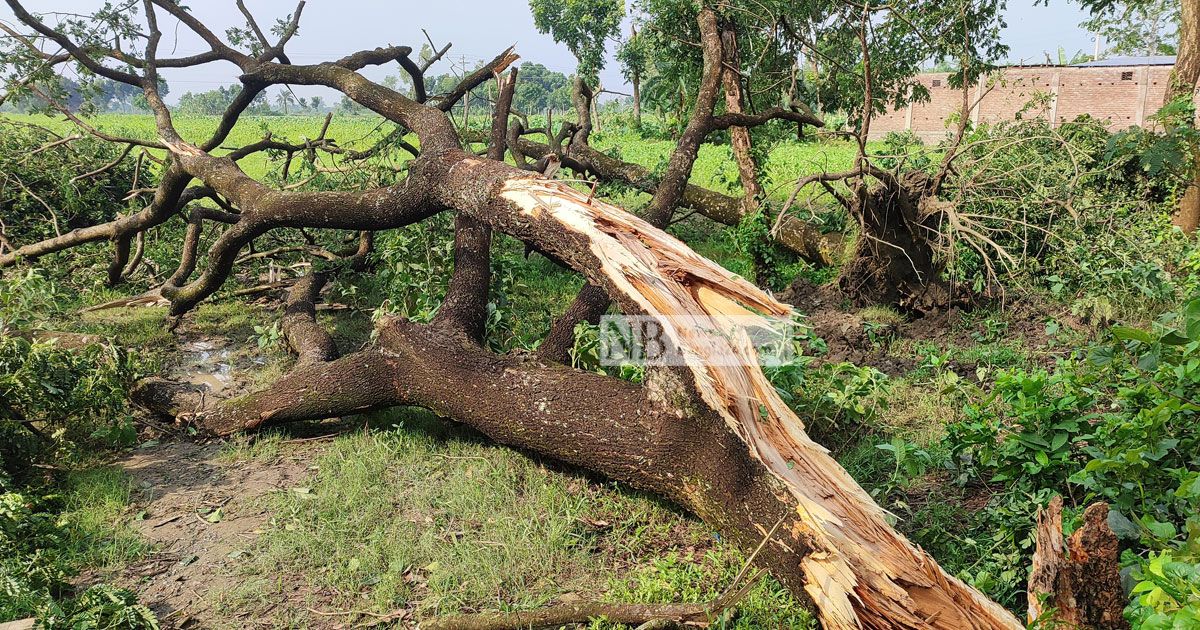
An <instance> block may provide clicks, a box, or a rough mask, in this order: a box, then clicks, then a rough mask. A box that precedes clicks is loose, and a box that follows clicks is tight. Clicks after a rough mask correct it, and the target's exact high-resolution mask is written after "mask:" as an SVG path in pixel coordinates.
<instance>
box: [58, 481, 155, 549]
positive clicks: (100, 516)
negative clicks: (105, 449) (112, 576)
mask: <svg viewBox="0 0 1200 630" xmlns="http://www.w3.org/2000/svg"><path fill="white" fill-rule="evenodd" d="M132 483H133V482H132V479H131V478H130V477H129V475H127V474H125V472H124V471H122V470H121V469H119V468H116V467H111V466H103V467H99V468H92V469H88V470H81V471H77V472H71V473H70V474H69V475H68V476H67V479H66V482H65V483H64V487H65V491H64V493H63V500H64V509H63V512H62V513H61V515H60V521H61V522H62V523H63V524H64V525H65V527H66V530H67V532H68V536H67V541H66V548H67V550H68V553H69V554H70V555H71V556H72V558H73V559H74V562H75V564H77V565H78V566H80V567H91V568H99V569H109V570H112V569H116V568H119V567H121V566H122V565H124V564H126V563H128V562H131V561H133V560H136V559H137V558H139V557H141V556H142V555H144V554H145V553H146V552H147V551H149V549H150V547H149V545H148V544H147V543H146V542H145V541H144V540H142V538H141V537H140V536H139V535H138V534H137V532H135V531H134V530H133V528H132V527H130V526H129V520H130V518H132V516H131V515H130V514H129V513H128V508H129V500H130V493H131V491H132V489H133V485H132Z"/></svg>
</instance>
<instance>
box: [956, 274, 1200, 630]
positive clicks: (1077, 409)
mask: <svg viewBox="0 0 1200 630" xmlns="http://www.w3.org/2000/svg"><path fill="white" fill-rule="evenodd" d="M1198 421H1200V298H1198V299H1194V300H1192V301H1191V302H1188V303H1187V304H1186V305H1185V306H1184V307H1183V308H1182V309H1180V310H1178V311H1172V312H1168V313H1166V314H1164V315H1162V316H1161V317H1159V318H1158V320H1157V321H1156V322H1155V323H1154V324H1153V325H1152V326H1150V327H1148V328H1130V327H1123V326H1115V327H1113V328H1112V329H1111V332H1110V335H1109V339H1108V340H1107V341H1104V342H1098V343H1095V344H1093V345H1092V346H1091V347H1090V349H1089V350H1088V351H1087V353H1086V356H1077V357H1075V358H1074V359H1073V360H1070V361H1064V362H1062V363H1060V364H1059V365H1058V366H1057V368H1056V369H1055V370H1054V371H1053V372H1049V373H1048V372H1045V371H1038V372H1033V373H1029V372H1024V371H1011V372H1003V373H1001V375H1000V376H998V377H997V379H996V387H995V390H994V391H993V393H992V395H991V397H990V398H988V399H986V400H985V401H984V402H983V403H981V404H978V405H974V406H971V407H968V409H967V419H966V420H964V421H963V422H960V423H957V424H955V425H952V426H951V427H950V428H949V434H948V439H947V442H948V444H949V447H950V450H951V452H952V453H953V454H954V455H955V457H954V458H952V460H951V462H950V464H951V465H952V466H953V467H955V468H956V469H957V470H959V471H960V473H961V474H960V480H962V481H965V480H969V479H972V478H978V479H982V480H984V481H1005V482H1007V483H1008V484H1009V486H1010V492H1015V493H1023V494H1037V495H1039V496H1044V495H1046V494H1047V493H1048V492H1055V493H1060V494H1063V495H1065V496H1067V497H1070V498H1072V499H1073V501H1072V502H1073V504H1074V505H1076V506H1082V505H1085V504H1087V503H1090V502H1092V501H1097V500H1102V501H1106V502H1108V503H1109V504H1110V505H1111V506H1112V509H1113V516H1112V517H1111V518H1112V519H1115V520H1116V521H1118V522H1121V523H1127V526H1126V527H1124V528H1122V529H1123V530H1125V531H1119V532H1118V533H1119V534H1121V535H1122V536H1123V537H1124V538H1126V539H1127V540H1132V541H1134V542H1136V543H1137V547H1136V552H1133V553H1128V554H1127V558H1126V562H1127V563H1129V564H1132V565H1135V571H1134V575H1135V577H1137V579H1138V580H1139V583H1138V586H1137V587H1136V588H1135V591H1134V593H1135V596H1136V598H1135V601H1134V602H1133V603H1131V604H1130V607H1129V609H1128V610H1127V611H1126V614H1127V616H1128V617H1129V618H1130V620H1131V621H1132V622H1134V623H1136V624H1139V625H1137V626H1135V627H1141V628H1184V627H1192V626H1193V625H1194V624H1195V621H1196V619H1197V612H1198V611H1200V608H1198V607H1200V516H1197V514H1198V513H1200V422H1198ZM989 509H991V508H989ZM1031 516H1032V512H1030V514H1029V516H1027V517H1026V519H1029V518H1031Z"/></svg>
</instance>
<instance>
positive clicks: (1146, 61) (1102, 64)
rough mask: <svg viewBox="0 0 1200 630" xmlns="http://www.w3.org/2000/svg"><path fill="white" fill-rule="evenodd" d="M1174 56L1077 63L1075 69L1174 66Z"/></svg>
mask: <svg viewBox="0 0 1200 630" xmlns="http://www.w3.org/2000/svg"><path fill="white" fill-rule="evenodd" d="M1172 65H1175V56H1174V55H1152V56H1148V57H1109V58H1108V59H1098V60H1096V61H1089V62H1087V63H1077V64H1075V65H1074V66H1072V67H1073V68H1111V67H1115V66H1172Z"/></svg>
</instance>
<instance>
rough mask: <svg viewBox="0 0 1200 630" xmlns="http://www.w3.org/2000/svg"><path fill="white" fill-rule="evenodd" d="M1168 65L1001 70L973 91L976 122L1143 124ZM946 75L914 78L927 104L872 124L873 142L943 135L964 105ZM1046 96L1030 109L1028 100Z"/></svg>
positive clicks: (933, 139) (1159, 98)
mask: <svg viewBox="0 0 1200 630" xmlns="http://www.w3.org/2000/svg"><path fill="white" fill-rule="evenodd" d="M1170 73H1171V66H1117V67H1110V68H1073V67H1065V66H1028V67H1013V68H1005V69H1004V70H1000V71H998V72H997V73H996V74H994V75H992V76H991V77H990V78H989V80H988V81H987V82H986V83H984V84H982V85H981V86H975V87H973V88H971V101H972V103H975V102H978V104H977V105H976V107H975V108H974V109H973V110H972V111H971V118H972V120H973V121H974V122H976V123H980V122H997V121H1001V120H1012V119H1013V118H1014V117H1015V116H1016V115H1017V114H1018V112H1022V110H1024V113H1023V114H1022V115H1023V116H1026V117H1030V116H1041V117H1044V118H1047V119H1051V120H1054V121H1055V122H1056V123H1057V122H1062V121H1064V120H1073V119H1074V118H1075V117H1077V116H1079V115H1081V114H1090V115H1092V116H1094V117H1096V118H1100V119H1104V120H1108V121H1110V123H1111V125H1112V127H1113V129H1124V128H1127V127H1133V126H1139V125H1142V124H1144V123H1145V121H1146V118H1147V117H1149V116H1150V115H1152V114H1153V113H1154V112H1156V111H1157V110H1158V108H1159V106H1160V105H1161V104H1162V99H1163V94H1164V93H1165V92H1166V89H1167V81H1168V77H1169V75H1170ZM948 76H949V75H948V74H947V73H944V72H931V73H926V74H922V75H920V76H919V77H918V80H919V81H920V82H921V83H922V84H924V85H925V87H926V89H928V90H929V96H930V99H929V102H927V103H915V104H913V105H911V106H909V107H906V108H902V109H898V110H895V111H892V112H889V113H887V114H884V115H882V116H876V117H874V118H873V119H872V121H871V133H870V137H871V138H872V139H878V138H882V137H883V136H884V135H886V134H887V133H888V132H889V131H904V130H906V129H907V130H911V131H912V132H913V133H914V134H916V135H917V136H919V137H920V138H921V139H923V140H925V141H926V142H936V141H938V140H941V139H943V138H945V137H946V135H947V134H948V133H949V131H950V128H949V127H948V126H947V118H948V117H949V116H950V114H952V113H956V112H958V110H959V108H960V107H961V106H962V92H961V91H960V90H955V89H952V88H950V87H949V85H948V83H949V81H948V80H947V78H948ZM1039 95H1041V96H1043V97H1045V98H1044V100H1042V101H1041V102H1040V103H1039V105H1037V106H1035V107H1032V108H1029V107H1028V104H1029V103H1030V102H1031V101H1034V100H1035V99H1038V98H1039Z"/></svg>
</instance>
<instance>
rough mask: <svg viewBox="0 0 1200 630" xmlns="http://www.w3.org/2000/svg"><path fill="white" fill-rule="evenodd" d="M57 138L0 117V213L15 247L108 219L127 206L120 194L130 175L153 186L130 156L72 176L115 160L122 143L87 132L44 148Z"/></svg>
mask: <svg viewBox="0 0 1200 630" xmlns="http://www.w3.org/2000/svg"><path fill="white" fill-rule="evenodd" d="M61 140H63V138H62V137H61V136H59V135H58V134H55V133H54V132H52V131H50V130H48V129H44V128H42V127H38V126H36V125H32V124H28V123H19V122H14V121H11V120H0V173H3V177H2V178H0V214H3V216H4V222H5V226H6V227H5V234H6V235H7V238H8V239H9V240H10V241H12V244H13V245H14V246H16V247H20V246H21V245H25V244H28V243H31V242H36V241H39V240H42V239H45V238H49V237H51V236H54V235H55V233H56V231H58V232H67V231H69V230H72V229H74V228H80V227H86V226H89V225H95V224H97V223H103V222H105V221H110V220H112V219H113V218H115V217H116V214H117V213H118V212H120V211H123V210H126V209H127V208H128V207H129V205H128V204H129V202H126V201H123V199H124V197H125V196H126V195H127V194H128V193H129V191H130V190H132V189H133V188H134V180H135V178H136V179H137V180H138V184H137V185H138V186H140V187H145V186H152V185H153V180H152V177H151V176H150V173H149V169H146V168H143V169H141V172H140V173H138V172H137V171H138V169H137V166H136V162H137V161H136V160H134V159H133V158H132V157H129V156H127V157H126V158H125V159H124V160H122V161H121V162H120V163H119V164H117V165H116V166H115V167H113V168H112V169H110V170H108V171H107V172H105V173H103V174H100V175H96V176H92V177H85V178H83V179H79V180H77V181H72V180H73V179H74V178H75V177H76V176H78V175H82V174H84V173H87V172H90V171H92V170H94V169H96V168H97V167H98V166H100V165H103V164H108V163H110V162H112V161H114V160H115V159H116V158H117V157H118V156H120V155H121V151H122V148H121V146H120V145H114V144H111V143H108V142H103V141H100V140H98V139H95V138H92V137H90V136H88V137H83V138H79V139H76V140H72V141H69V142H66V143H64V144H63V145H61V146H56V147H53V148H50V149H43V147H46V146H47V145H50V144H51V143H54V142H59V141H61ZM39 149H42V150H39Z"/></svg>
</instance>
